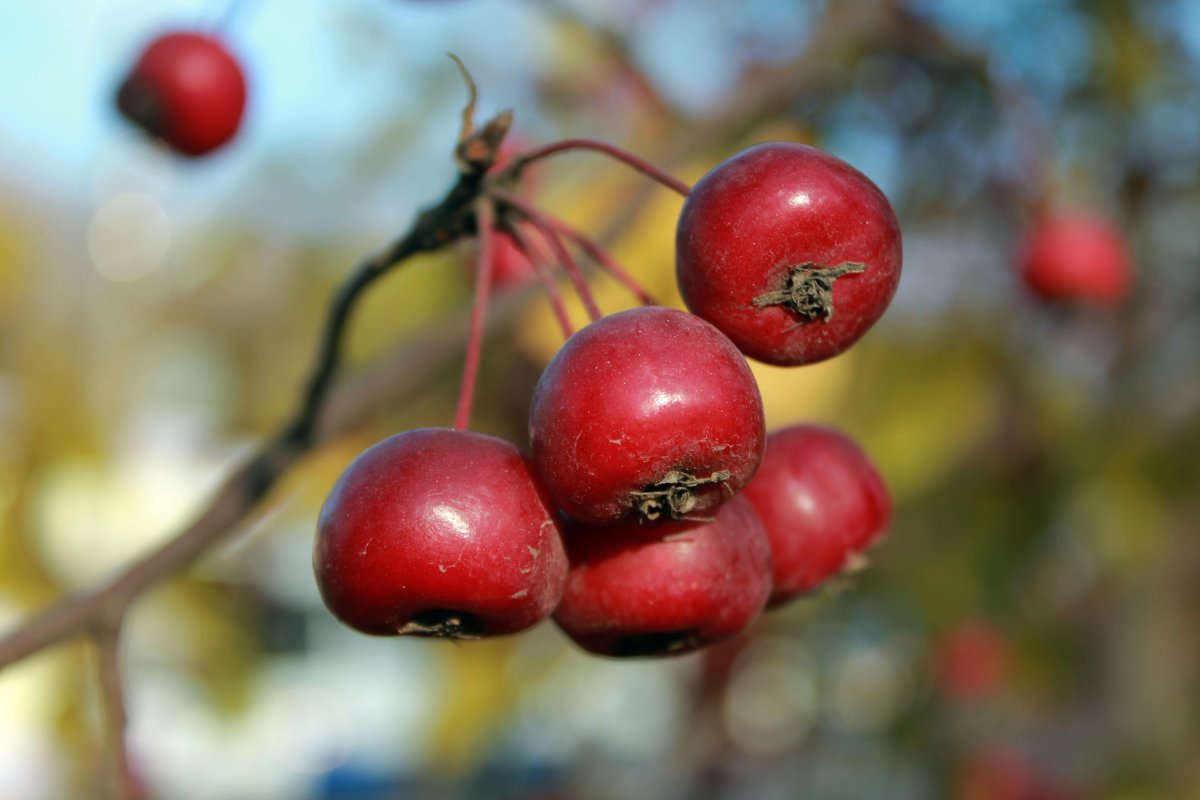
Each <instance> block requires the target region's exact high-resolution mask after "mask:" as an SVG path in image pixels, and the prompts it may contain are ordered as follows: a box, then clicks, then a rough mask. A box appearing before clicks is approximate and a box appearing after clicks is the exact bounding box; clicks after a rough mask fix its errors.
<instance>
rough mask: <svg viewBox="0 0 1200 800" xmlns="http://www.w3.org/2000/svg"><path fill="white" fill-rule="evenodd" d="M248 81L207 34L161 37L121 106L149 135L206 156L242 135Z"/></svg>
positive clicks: (128, 81)
mask: <svg viewBox="0 0 1200 800" xmlns="http://www.w3.org/2000/svg"><path fill="white" fill-rule="evenodd" d="M245 105H246V79H245V76H244V75H243V72H242V68H241V65H240V64H239V63H238V61H237V59H236V58H235V57H234V56H233V54H232V53H230V52H229V50H228V49H226V47H225V45H224V44H223V43H222V42H221V41H220V40H219V39H216V38H214V37H212V36H208V35H205V34H201V33H190V32H176V33H168V34H165V35H163V36H160V37H158V38H157V39H155V40H154V41H152V42H151V43H150V45H149V46H148V47H147V48H146V49H145V51H143V52H142V55H141V57H140V58H138V60H137V63H136V64H134V66H133V69H132V70H131V71H130V72H129V74H128V76H127V77H126V78H125V80H124V81H123V82H122V84H121V87H120V89H119V90H118V92H117V108H118V109H119V110H120V112H121V113H122V114H123V115H124V116H125V117H126V118H128V119H129V120H130V121H132V122H133V123H135V124H136V125H138V126H140V127H141V128H142V129H143V130H145V131H146V132H147V133H148V134H149V135H151V136H153V137H156V138H158V139H161V140H162V141H163V142H165V143H166V144H167V145H168V146H169V147H170V148H171V149H172V150H175V151H176V152H178V153H181V154H183V155H186V156H202V155H205V154H206V153H210V152H212V151H213V150H216V149H217V148H219V147H221V146H222V145H224V144H225V143H227V142H228V141H229V140H230V139H232V138H233V137H234V135H235V134H236V133H237V131H238V127H239V126H240V124H241V121H242V112H243V110H244V108H245Z"/></svg>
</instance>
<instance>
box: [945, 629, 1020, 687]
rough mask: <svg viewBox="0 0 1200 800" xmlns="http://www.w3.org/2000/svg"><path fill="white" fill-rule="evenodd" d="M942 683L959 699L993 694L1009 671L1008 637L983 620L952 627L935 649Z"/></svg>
mask: <svg viewBox="0 0 1200 800" xmlns="http://www.w3.org/2000/svg"><path fill="white" fill-rule="evenodd" d="M934 656H935V662H936V663H935V668H936V671H937V682H938V687H939V688H940V689H941V690H942V691H943V692H945V693H946V694H947V695H949V696H950V697H951V698H952V699H955V700H972V699H975V698H979V697H984V696H986V695H988V694H990V693H991V692H992V691H993V690H994V689H995V688H996V686H997V685H998V684H999V683H1000V682H1001V681H1002V680H1004V675H1005V673H1006V672H1007V671H1008V661H1009V646H1008V642H1006V641H1005V639H1004V637H1003V636H1002V635H1001V634H1000V633H999V631H997V630H996V629H995V628H993V627H992V626H991V625H989V624H987V623H986V622H982V621H975V622H968V623H965V624H963V625H960V626H959V627H957V628H954V629H953V630H951V631H950V632H949V633H948V634H947V635H946V636H945V638H943V639H942V640H941V642H939V644H938V646H937V649H936V651H935V654H934Z"/></svg>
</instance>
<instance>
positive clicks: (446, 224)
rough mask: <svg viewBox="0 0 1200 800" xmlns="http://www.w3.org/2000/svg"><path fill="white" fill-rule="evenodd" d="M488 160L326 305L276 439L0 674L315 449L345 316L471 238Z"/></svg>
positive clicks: (107, 613)
mask: <svg viewBox="0 0 1200 800" xmlns="http://www.w3.org/2000/svg"><path fill="white" fill-rule="evenodd" d="M503 122H504V120H501V124H503ZM476 137H478V138H480V139H484V140H485V141H486V146H488V147H494V145H498V144H499V140H500V138H502V135H501V136H500V137H497V136H495V129H494V128H493V126H492V124H491V123H489V125H487V126H485V127H484V128H483V129H481V130H480V131H479V132H478V133H477V134H476V135H475V136H474V137H472V138H473V139H474V138H476ZM493 143H494V144H493ZM461 150H462V148H461V146H460V152H461ZM494 157H495V154H494V153H491V154H490V155H489V156H488V157H487V158H485V159H483V160H481V161H480V162H477V163H470V162H468V163H467V164H466V165H465V166H466V167H468V168H469V169H468V171H464V172H462V173H461V174H460V175H459V178H458V180H457V182H456V183H455V184H454V185H453V186H452V187H451V188H450V190H449V191H448V192H447V193H446V195H445V196H444V197H443V198H442V200H441V201H440V202H438V203H437V204H435V205H433V206H431V207H429V208H427V209H425V210H424V211H422V212H421V213H420V214H419V215H418V216H417V218H416V220H414V222H413V223H412V225H411V227H410V228H409V230H408V231H407V232H406V233H404V234H403V235H402V236H400V237H399V238H398V239H397V240H396V241H395V242H394V243H393V244H392V245H391V247H389V248H387V249H386V250H384V251H383V252H382V253H380V254H379V255H377V256H375V257H374V258H371V259H368V260H367V261H366V262H364V263H363V264H362V265H361V266H360V267H359V268H358V269H357V270H355V272H354V273H352V274H351V276H350V277H349V278H348V279H347V280H346V282H345V283H344V284H343V285H342V286H341V288H340V289H339V290H338V292H337V293H336V295H335V296H334V298H333V300H332V302H331V303H330V308H329V312H328V314H327V316H326V320H325V328H324V332H323V333H322V336H321V340H320V344H319V346H318V348H317V354H316V356H315V359H314V363H313V366H312V368H311V371H310V377H309V379H308V382H307V385H306V389H305V392H304V395H303V397H302V399H301V402H300V405H299V407H298V409H297V411H296V413H295V414H294V415H293V417H292V419H291V420H290V421H289V422H288V423H286V424H285V425H284V426H283V427H282V428H281V429H280V431H279V433H278V434H276V435H275V436H274V437H273V438H272V439H271V440H269V441H268V442H267V444H265V445H264V446H263V447H262V448H261V449H260V450H259V451H258V452H257V453H255V454H254V455H253V456H251V457H250V458H249V459H247V460H246V461H245V462H244V463H243V464H242V466H241V467H239V468H238V469H237V470H236V471H234V472H233V474H232V475H230V477H229V478H228V479H226V481H225V483H224V484H223V485H222V486H221V488H220V489H219V490H218V491H217V493H216V495H215V496H214V498H213V500H212V502H211V503H210V504H209V505H208V507H207V508H206V509H205V510H204V511H202V512H201V513H200V515H199V516H198V517H197V518H196V520H195V521H193V522H192V524H191V525H189V526H188V527H187V528H185V529H184V530H183V531H182V532H181V533H180V534H179V535H178V536H176V537H175V538H174V539H171V540H170V541H168V542H167V543H166V544H164V545H162V546H161V547H160V548H158V549H157V550H154V551H152V552H151V553H149V554H148V555H146V556H144V557H142V558H141V559H139V560H137V561H135V562H134V563H133V564H132V565H130V566H129V567H128V568H126V569H125V570H124V571H123V572H122V573H120V574H119V575H118V576H117V577H116V578H114V579H112V580H111V581H110V582H108V583H104V584H101V585H100V586H97V587H94V588H92V589H90V590H87V591H84V592H82V593H80V594H76V595H73V596H71V597H67V598H64V599H62V600H60V601H59V602H58V603H56V604H54V605H52V606H51V607H50V608H48V609H46V610H45V611H43V612H41V613H40V614H36V615H34V616H33V617H31V618H29V619H27V620H26V621H25V622H24V623H22V624H21V625H19V626H18V627H17V628H16V629H15V630H14V631H12V632H11V633H9V634H8V635H7V636H5V637H4V638H3V639H0V668H3V667H5V666H7V665H9V664H11V663H13V662H15V661H18V660H20V659H22V658H24V657H26V656H28V655H31V654H33V653H36V652H38V651H40V650H43V649H45V648H47V647H50V646H52V645H55V644H57V643H59V642H61V641H64V640H65V639H67V638H69V637H71V636H75V635H77V634H79V633H81V632H83V631H84V630H85V629H86V628H88V627H89V626H91V625H94V624H96V623H97V622H99V621H104V620H112V619H119V618H120V617H121V615H123V614H124V613H125V609H126V608H127V607H128V606H129V604H130V603H131V602H133V601H134V600H135V599H136V598H137V597H138V596H140V595H141V594H142V593H143V592H145V591H146V590H147V589H148V588H150V587H151V586H153V585H154V584H155V583H157V582H158V581H160V580H162V579H163V578H165V577H167V576H169V575H173V574H175V573H176V572H178V571H180V570H182V569H183V568H184V567H186V566H187V565H188V564H190V563H191V562H192V561H194V560H195V559H196V558H197V557H198V556H199V555H200V554H202V553H204V552H205V551H206V550H208V549H209V548H210V547H212V546H214V545H215V544H217V543H218V542H220V541H222V540H223V539H225V538H226V537H228V536H229V535H230V534H231V533H232V532H233V530H234V529H235V526H236V525H237V524H238V523H239V522H241V521H242V520H243V519H244V518H245V517H246V516H247V515H248V514H249V513H250V511H252V510H253V509H254V508H255V507H256V506H257V505H258V503H259V502H260V501H261V500H262V498H263V497H264V496H265V495H266V494H267V492H268V491H270V489H271V488H272V487H273V486H274V485H275V483H276V482H277V481H278V480H279V478H280V477H281V476H283V475H284V474H285V473H286V472H287V471H288V470H289V469H291V467H292V466H293V465H294V464H295V463H296V462H297V461H298V460H299V459H300V458H301V457H302V456H303V455H304V454H305V453H307V452H308V451H309V450H310V449H312V447H313V445H314V444H315V443H316V438H317V437H316V434H317V429H318V426H319V424H320V418H321V415H322V412H323V410H324V408H325V404H326V401H327V400H328V398H329V393H330V389H331V387H332V385H333V381H334V378H335V377H336V375H337V372H338V367H339V365H340V363H341V353H342V344H343V341H344V339H345V335H346V331H347V328H348V325H349V321H350V317H351V313H352V311H353V309H354V308H355V306H356V304H357V301H358V300H359V299H360V298H361V297H362V295H363V292H364V291H365V290H366V289H367V287H369V286H370V285H371V284H372V283H374V282H375V281H376V280H377V279H378V278H380V277H381V276H382V275H384V274H385V273H387V272H388V271H389V270H390V269H391V268H393V267H395V266H396V265H398V264H400V263H402V262H403V261H405V260H406V259H407V258H409V257H410V256H412V255H414V254H416V253H421V252H427V251H430V250H436V249H438V248H441V247H443V246H445V245H447V244H450V243H451V242H453V241H455V240H457V239H459V238H461V237H463V236H466V235H468V234H470V233H473V232H474V218H473V210H472V205H473V203H474V202H475V200H476V198H478V197H479V196H480V195H481V193H482V188H483V179H484V175H485V173H486V169H487V166H490V164H491V162H492V160H494Z"/></svg>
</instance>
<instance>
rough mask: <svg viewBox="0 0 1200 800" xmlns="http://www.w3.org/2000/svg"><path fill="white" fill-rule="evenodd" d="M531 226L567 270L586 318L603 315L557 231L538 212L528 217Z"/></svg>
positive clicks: (593, 319)
mask: <svg viewBox="0 0 1200 800" xmlns="http://www.w3.org/2000/svg"><path fill="white" fill-rule="evenodd" d="M529 221H530V222H531V223H532V224H533V227H535V228H537V232H538V233H540V234H541V235H542V238H543V239H545V240H546V242H547V243H548V244H549V245H550V247H551V248H552V249H553V250H554V255H555V257H556V258H557V259H558V260H559V261H560V262H562V265H563V269H565V270H566V271H567V277H568V278H570V279H571V285H572V286H574V287H575V293H576V294H578V295H579V300H580V301H581V302H582V303H583V307H584V308H585V309H586V310H587V315H588V318H589V319H590V320H591V321H592V322H595V321H596V320H598V319H600V318H601V317H603V316H604V314H603V313H602V312H601V311H600V306H599V305H597V304H596V297H595V296H594V295H593V294H592V287H590V286H588V282H587V278H585V277H584V275H583V270H581V269H580V268H579V264H578V263H576V261H575V258H574V257H573V256H572V255H571V253H570V251H569V250H567V247H566V245H564V244H563V243H562V239H561V238H560V237H559V235H558V232H557V231H555V230H554V228H553V227H552V226H551V225H550V224H548V223H547V222H546V221H545V219H544V218H543V216H542V215H541V214H540V213H535V215H534V216H531V217H530V218H529Z"/></svg>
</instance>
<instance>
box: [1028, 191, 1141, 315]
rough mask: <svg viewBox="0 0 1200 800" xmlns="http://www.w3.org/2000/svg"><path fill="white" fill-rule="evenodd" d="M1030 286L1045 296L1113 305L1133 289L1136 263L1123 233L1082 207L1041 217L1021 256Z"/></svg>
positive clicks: (1047, 297) (1053, 298) (1037, 293)
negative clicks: (1085, 212)
mask: <svg viewBox="0 0 1200 800" xmlns="http://www.w3.org/2000/svg"><path fill="white" fill-rule="evenodd" d="M1017 260H1018V263H1019V264H1020V270H1021V278H1022V280H1024V282H1025V285H1026V286H1027V287H1028V288H1029V289H1030V290H1031V291H1032V292H1033V293H1034V294H1036V295H1037V296H1039V297H1041V298H1042V299H1044V300H1051V301H1056V300H1082V301H1090V302H1095V303H1099V304H1101V305H1113V304H1116V303H1118V302H1119V301H1121V300H1123V299H1124V298H1125V297H1126V296H1127V295H1128V293H1129V285H1130V282H1131V275H1132V273H1133V266H1132V263H1131V261H1130V258H1129V254H1128V253H1127V252H1126V249H1125V242H1124V239H1123V237H1122V236H1121V233H1120V232H1119V231H1118V230H1117V229H1116V228H1115V227H1114V226H1113V224H1112V223H1111V222H1109V221H1108V220H1107V219H1104V218H1103V217H1099V216H1094V215H1091V214H1084V213H1079V212H1072V213H1059V214H1051V215H1047V216H1044V217H1042V218H1041V219H1039V220H1037V221H1036V222H1035V223H1034V225H1033V227H1032V228H1031V229H1030V231H1029V232H1028V234H1027V235H1026V236H1025V239H1024V240H1023V242H1022V243H1021V246H1020V252H1019V254H1018V257H1017Z"/></svg>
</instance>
